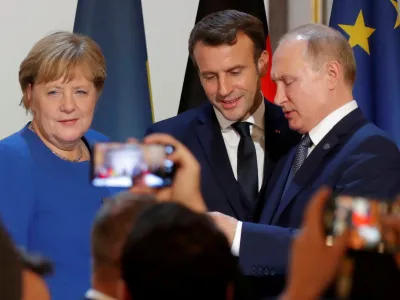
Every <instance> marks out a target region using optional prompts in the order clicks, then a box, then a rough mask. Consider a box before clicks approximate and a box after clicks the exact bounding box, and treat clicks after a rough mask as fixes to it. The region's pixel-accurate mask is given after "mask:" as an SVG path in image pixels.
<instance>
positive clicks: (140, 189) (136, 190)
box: [129, 185, 154, 195]
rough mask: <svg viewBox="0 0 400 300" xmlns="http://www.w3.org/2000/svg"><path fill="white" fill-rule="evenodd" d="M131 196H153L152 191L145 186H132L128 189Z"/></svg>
mask: <svg viewBox="0 0 400 300" xmlns="http://www.w3.org/2000/svg"><path fill="white" fill-rule="evenodd" d="M129 191H130V192H131V193H132V194H140V195H149V194H153V193H154V190H153V189H152V188H150V187H148V186H145V185H134V186H133V187H131V188H130V189H129Z"/></svg>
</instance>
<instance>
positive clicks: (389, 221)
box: [381, 216, 400, 234]
mask: <svg viewBox="0 0 400 300" xmlns="http://www.w3.org/2000/svg"><path fill="white" fill-rule="evenodd" d="M381 223H382V225H383V226H384V227H387V228H391V229H393V230H395V231H396V233H397V234H400V216H385V217H383V218H382V219H381Z"/></svg>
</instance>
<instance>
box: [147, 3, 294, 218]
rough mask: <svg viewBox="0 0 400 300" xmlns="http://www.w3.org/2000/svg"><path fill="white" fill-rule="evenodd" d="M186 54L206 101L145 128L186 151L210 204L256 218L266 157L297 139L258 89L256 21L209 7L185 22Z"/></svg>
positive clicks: (261, 70)
mask: <svg viewBox="0 0 400 300" xmlns="http://www.w3.org/2000/svg"><path fill="white" fill-rule="evenodd" d="M189 53H190V56H191V59H192V61H193V63H194V64H195V67H196V69H197V70H198V73H199V76H200V81H201V83H202V86H203V88H204V91H205V93H206V95H207V97H208V99H209V102H210V103H207V104H205V105H202V106H200V107H198V108H196V109H192V110H189V111H187V112H185V113H182V114H180V115H178V116H176V117H173V118H171V119H168V120H164V121H161V122H158V123H156V124H154V125H152V126H151V127H150V128H149V130H148V132H147V133H148V134H150V133H153V132H163V133H168V134H170V135H172V136H174V137H175V138H177V139H178V140H180V141H181V142H182V143H183V144H184V145H186V146H187V147H188V148H189V149H190V150H191V151H192V153H193V154H194V155H195V157H196V158H197V160H198V161H199V162H200V165H201V168H202V177H201V187H202V189H201V190H202V194H203V197H204V200H205V202H206V205H207V207H208V209H209V210H210V211H219V212H221V213H224V214H226V215H229V216H232V217H234V218H236V219H238V220H243V221H244V220H246V221H257V219H258V216H259V213H260V209H259V205H260V203H263V202H265V201H266V198H265V187H266V185H267V182H268V179H269V176H270V174H271V172H272V170H273V167H274V164H275V163H276V161H277V160H278V158H279V157H281V156H282V155H283V154H284V153H285V152H287V151H288V150H289V149H290V147H291V146H292V145H295V144H296V143H297V141H298V140H299V138H300V136H299V135H298V134H297V133H296V132H294V131H291V130H290V129H289V127H288V124H287V122H286V120H285V118H284V116H283V114H282V112H281V110H280V109H279V107H277V106H275V105H273V104H272V103H270V102H268V101H266V100H265V99H264V97H263V95H262V93H261V81H260V78H261V77H262V76H264V75H265V73H266V70H267V64H268V53H267V51H266V50H265V35H264V31H263V24H262V22H261V21H260V20H258V19H257V18H255V17H254V16H251V15H248V14H245V13H242V12H239V11H235V10H227V11H221V12H217V13H214V14H211V15H209V16H207V17H206V18H204V19H203V20H201V21H200V22H198V23H197V24H196V26H195V27H194V28H193V30H192V32H191V35H190V39H189Z"/></svg>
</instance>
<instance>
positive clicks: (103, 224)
mask: <svg viewBox="0 0 400 300" xmlns="http://www.w3.org/2000/svg"><path fill="white" fill-rule="evenodd" d="M154 204H155V199H154V197H153V196H151V195H134V194H132V193H130V192H122V193H120V194H117V195H115V196H114V197H110V198H107V199H105V202H104V205H103V206H102V207H101V209H100V210H99V212H98V213H97V215H96V218H95V220H94V223H93V229H92V241H91V242H92V288H91V289H90V290H88V291H87V292H86V295H85V297H86V299H90V300H106V299H108V300H111V299H117V290H118V288H117V287H118V284H119V283H120V281H121V254H122V248H123V246H124V244H125V242H126V239H127V236H128V234H129V233H130V231H131V230H132V226H133V223H134V221H135V219H136V217H137V215H138V214H139V213H140V212H141V211H142V210H143V209H144V208H147V207H150V206H151V205H154Z"/></svg>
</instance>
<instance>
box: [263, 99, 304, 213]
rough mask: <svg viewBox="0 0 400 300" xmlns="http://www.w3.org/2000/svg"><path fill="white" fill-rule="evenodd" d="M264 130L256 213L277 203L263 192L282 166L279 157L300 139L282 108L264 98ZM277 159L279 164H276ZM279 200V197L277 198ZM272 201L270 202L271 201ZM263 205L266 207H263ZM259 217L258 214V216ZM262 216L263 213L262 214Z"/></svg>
mask: <svg viewBox="0 0 400 300" xmlns="http://www.w3.org/2000/svg"><path fill="white" fill-rule="evenodd" d="M264 132H265V146H264V173H263V174H264V175H263V184H262V187H261V190H260V193H259V197H258V201H257V208H256V214H261V212H265V210H266V209H267V210H268V211H269V213H271V216H272V213H273V211H274V210H273V211H270V210H269V208H270V207H271V205H277V204H278V203H279V202H277V203H275V201H271V198H270V197H268V199H265V193H266V192H267V187H268V183H269V181H270V179H271V180H272V179H273V178H271V176H273V172H274V170H275V169H276V168H278V169H282V168H283V167H284V165H283V164H281V163H280V162H281V161H280V158H281V157H283V156H285V154H287V152H288V151H289V150H290V149H291V148H293V146H295V145H296V144H297V142H298V141H299V140H300V138H301V135H300V134H298V133H297V132H295V131H293V130H291V129H290V128H289V125H288V122H287V120H286V118H285V117H284V115H283V113H282V109H281V108H280V107H279V106H277V105H275V104H273V103H271V102H269V101H268V100H265V115H264ZM278 161H279V163H280V164H279V165H277V163H278ZM278 200H280V198H279V199H278ZM271 202H272V203H271ZM264 207H265V208H266V209H264ZM259 217H260V216H259ZM262 218H264V215H262Z"/></svg>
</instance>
